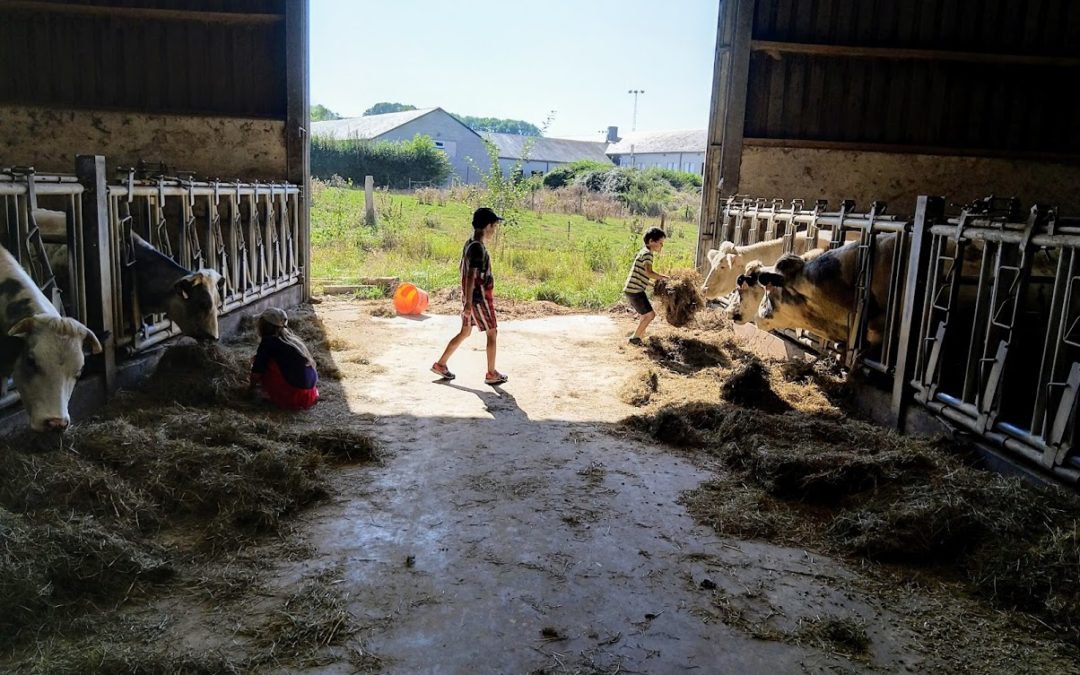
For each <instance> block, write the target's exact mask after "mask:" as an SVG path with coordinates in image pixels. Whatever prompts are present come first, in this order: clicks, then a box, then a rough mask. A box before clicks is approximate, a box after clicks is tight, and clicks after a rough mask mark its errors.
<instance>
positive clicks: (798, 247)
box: [701, 230, 832, 300]
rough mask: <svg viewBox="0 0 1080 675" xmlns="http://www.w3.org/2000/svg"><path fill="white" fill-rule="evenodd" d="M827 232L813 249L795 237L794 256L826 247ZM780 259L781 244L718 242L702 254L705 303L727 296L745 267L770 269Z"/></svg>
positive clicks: (802, 236) (771, 241)
mask: <svg viewBox="0 0 1080 675" xmlns="http://www.w3.org/2000/svg"><path fill="white" fill-rule="evenodd" d="M831 236H832V233H831V232H828V231H824V230H822V231H819V232H818V241H817V245H816V246H810V245H809V242H808V240H807V238H806V233H805V232H798V233H796V234H795V241H794V252H795V253H796V254H802V253H804V252H806V251H807V250H808V249H810V250H814V249H817V248H818V247H821V246H827V245H828V242H829V239H830V237H831ZM782 255H784V240H783V239H782V238H781V239H769V240H767V241H761V242H758V243H756V244H748V245H746V246H736V245H735V244H733V243H732V242H730V241H723V242H720V246H718V247H717V248H715V249H713V250H711V251H709V252H708V254H706V257H707V259H708V263H709V271H708V272H707V273H706V274H705V282H704V284H703V285H702V287H701V293H702V295H704V296H705V299H706V300H715V299H717V298H722V297H724V296H726V295H727V294H729V293H731V289H733V288H735V281H736V280H737V279H738V278H739V276H740V275H741V274H742V273H743V270H745V269H746V264H747V263H748V262H750V261H753V260H758V261H760V262H762V263H764V264H766V265H771V264H772V263H774V262H776V260H778V259H779V258H780V256H782Z"/></svg>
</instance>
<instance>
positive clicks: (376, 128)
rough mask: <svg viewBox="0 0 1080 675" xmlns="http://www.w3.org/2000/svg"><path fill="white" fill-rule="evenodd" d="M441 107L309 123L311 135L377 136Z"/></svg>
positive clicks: (336, 136)
mask: <svg viewBox="0 0 1080 675" xmlns="http://www.w3.org/2000/svg"><path fill="white" fill-rule="evenodd" d="M436 110H441V108H422V109H420V110H406V111H404V112H396V113H384V114H382V115H368V116H367V117H349V118H346V119H343V120H326V121H324V122H315V123H314V124H312V125H311V135H312V136H323V137H328V138H333V139H336V140H339V141H342V140H346V139H349V138H363V139H371V138H378V137H379V136H382V135H383V134H385V133H386V132H388V131H393V130H394V129H397V128H398V127H400V126H401V125H403V124H407V123H409V122H412V121H413V120H415V119H419V118H421V117H423V116H424V115H427V114H428V113H431V112H434V111H436Z"/></svg>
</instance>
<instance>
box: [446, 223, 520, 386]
mask: <svg viewBox="0 0 1080 675" xmlns="http://www.w3.org/2000/svg"><path fill="white" fill-rule="evenodd" d="M502 220H503V219H502V218H500V217H499V216H498V215H496V213H495V212H494V211H492V210H491V209H489V208H487V207H481V208H479V209H476V211H475V212H474V213H473V218H472V224H473V236H472V237H471V238H470V239H469V240H468V241H466V242H465V247H464V248H463V249H462V250H461V265H460V268H461V301H462V303H463V304H464V307H463V308H462V311H461V330H460V331H458V334H457V335H455V336H454V337H452V338H450V342H449V344H447V345H446V349H445V350H444V351H443V354H442V356H441V357H440V358H439V360H438V361H436V362H435V363H433V364H432V366H431V372H433V373H435V374H436V375H438V376H439V377H441V378H442V379H444V380H452V379H454V377H455V375H454V374H453V373H451V372H450V369H449V368H447V367H446V362H447V360H449V359H450V356H451V355H452V354H453V353H454V352H455V351H456V350H457V348H458V347H459V346H460V345H461V343H462V342H463V341H464V340H465V338H467V337H469V334H470V333H472V329H473V326H476V327H477V328H479V329H480V331H481V332H483V333H486V334H487V373H486V374H485V375H484V384H490V385H497V384H503V383H504V382H506V381H507V380H508V379H510V378H508V377H507V376H506V375H503V374H502V373H500V372H499V371H497V370H495V340H496V337H497V336H498V330H497V325H498V324H497V322H496V320H495V298H494V288H495V277H494V276H492V274H491V256H490V255H488V251H487V247H486V246H484V242H485V241H490V240H491V238H492V237H494V236H495V228H496V226H497V225H498V224H499V223H500V222H502Z"/></svg>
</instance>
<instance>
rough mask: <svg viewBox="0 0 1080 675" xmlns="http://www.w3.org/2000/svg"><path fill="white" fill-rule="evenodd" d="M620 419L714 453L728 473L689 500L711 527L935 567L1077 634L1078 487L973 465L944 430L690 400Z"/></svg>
mask: <svg viewBox="0 0 1080 675" xmlns="http://www.w3.org/2000/svg"><path fill="white" fill-rule="evenodd" d="M627 422H628V424H630V425H631V426H632V427H633V428H636V429H639V430H642V431H644V432H646V433H648V434H649V435H650V436H651V437H652V438H654V439H656V440H658V441H661V442H664V443H668V444H671V445H675V446H678V447H684V448H697V449H699V451H701V452H705V453H707V454H708V455H709V456H711V457H712V458H714V459H715V460H718V461H719V463H720V464H721V465H722V466H723V467H724V469H725V470H726V473H725V474H723V475H722V476H721V477H720V478H718V479H717V480H716V481H714V482H712V483H708V484H705V485H703V486H701V487H700V488H698V489H697V490H694V491H692V492H690V493H687V495H685V497H684V501H685V503H686V505H687V507H688V510H689V511H690V512H691V514H693V515H694V516H695V517H696V518H697V519H698V520H700V521H701V522H703V523H706V524H709V525H711V526H713V527H715V528H716V529H717V530H718V531H719V532H722V533H724V534H728V535H734V536H765V537H770V538H772V539H775V540H778V541H780V542H782V543H786V544H794V545H798V546H810V547H818V548H821V549H825V550H827V551H829V552H830V553H835V554H842V555H852V556H861V557H865V558H869V559H872V560H878V561H884V562H890V563H899V564H908V565H918V566H920V567H922V566H927V565H931V566H932V565H937V564H942V563H943V564H946V565H947V566H949V567H951V568H952V569H955V570H957V571H958V572H960V573H961V575H962V576H963V577H964V578H965V579H966V580H967V582H968V583H969V584H970V585H971V587H972V588H973V589H974V590H975V591H977V592H978V593H980V594H982V595H983V596H985V597H988V598H989V599H991V600H992V601H993V602H995V603H996V604H998V605H999V606H1005V607H1017V608H1020V609H1023V610H1025V611H1030V612H1033V613H1035V614H1038V615H1039V616H1040V617H1042V618H1043V620H1045V621H1046V622H1048V623H1050V624H1053V625H1055V626H1056V627H1059V628H1061V629H1064V630H1068V631H1072V632H1073V633H1075V634H1077V636H1078V637H1080V559H1078V558H1077V554H1076V552H1077V551H1078V550H1080V528H1078V527H1077V523H1080V498H1078V497H1077V495H1075V494H1072V493H1070V492H1067V491H1065V490H1061V489H1054V488H1041V487H1037V486H1033V485H1031V484H1029V483H1027V482H1025V481H1023V480H1021V479H1019V478H1015V477H1006V476H1001V475H998V474H994V473H989V472H986V471H982V470H979V469H976V468H972V467H971V466H969V465H968V464H967V462H966V459H967V458H966V456H965V455H964V454H962V453H961V452H959V451H958V449H956V448H954V447H952V446H951V445H949V444H946V443H944V442H943V441H940V440H933V439H916V438H908V437H902V436H898V435H896V434H894V433H891V432H889V431H886V430H883V429H880V428H878V427H874V426H872V425H869V424H864V423H861V422H855V421H851V420H823V419H821V418H815V417H810V416H806V415H801V414H797V413H786V414H782V415H777V414H769V413H766V412H762V411H760V410H751V409H744V408H740V407H736V406H733V405H723V404H721V405H710V404H705V403H696V404H690V405H684V406H667V407H664V408H662V409H660V410H658V411H656V412H655V413H653V414H649V415H638V416H635V417H631V418H629V419H628V420H627Z"/></svg>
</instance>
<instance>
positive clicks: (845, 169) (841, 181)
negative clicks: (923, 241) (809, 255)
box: [739, 146, 1080, 215]
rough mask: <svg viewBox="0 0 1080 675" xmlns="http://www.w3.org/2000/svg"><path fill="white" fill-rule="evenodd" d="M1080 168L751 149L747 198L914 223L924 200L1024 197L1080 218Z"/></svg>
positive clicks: (743, 181)
mask: <svg viewBox="0 0 1080 675" xmlns="http://www.w3.org/2000/svg"><path fill="white" fill-rule="evenodd" d="M1078 185H1080V164H1065V163H1054V162H1039V161H1033V160H1014V159H989V158H981V157H947V156H936V155H913V154H890V153H883V152H852V151H847V150H820V149H809V148H765V147H753V146H750V147H744V148H743V154H742V165H741V170H740V176H739V193H740V194H745V195H751V196H754V197H767V198H776V197H779V198H782V199H784V200H789V199H792V198H802V199H805V200H807V203H808V204H813V200H814V199H818V198H821V199H828V200H829V201H830V203H831V205H834V206H835V205H837V204H838V203H839V200H841V199H854V200H855V203H856V209H857V210H859V211H865V210H866V209H867V208H869V206H870V202H872V201H874V200H879V201H885V202H886V203H888V205H889V212H890V213H894V214H898V215H899V214H903V215H911V214H913V213H914V212H915V200H916V199H917V198H918V196H919V195H920V194H929V195H941V196H944V197H945V198H946V199H947V200H948V201H949V202H952V203H965V202H969V201H971V200H973V199H977V198H979V197H985V196H987V195H990V194H994V195H998V196H1010V197H1011V196H1016V197H1019V198H1020V199H1021V200H1022V202H1023V204H1024V206H1025V208H1026V207H1028V206H1030V205H1031V204H1033V203H1035V202H1044V203H1047V204H1055V205H1057V206H1059V207H1060V208H1061V210H1062V213H1063V215H1076V214H1080V189H1077V186H1078Z"/></svg>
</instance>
